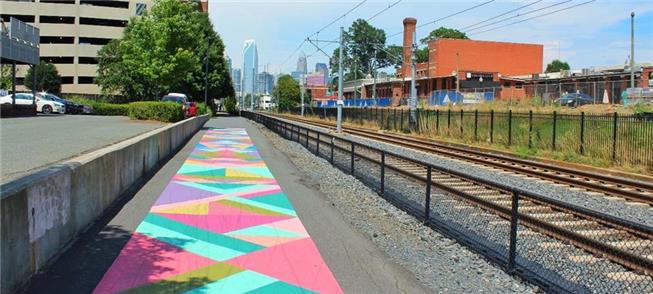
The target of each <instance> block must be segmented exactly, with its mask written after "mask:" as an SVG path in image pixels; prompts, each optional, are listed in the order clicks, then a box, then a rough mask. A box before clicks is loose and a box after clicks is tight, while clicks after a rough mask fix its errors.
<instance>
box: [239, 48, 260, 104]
mask: <svg viewBox="0 0 653 294" xmlns="http://www.w3.org/2000/svg"><path fill="white" fill-rule="evenodd" d="M257 75H258V49H257V46H256V40H255V39H249V40H246V41H245V44H244V45H243V68H242V82H241V92H242V96H245V95H247V94H251V93H255V92H256V84H255V81H256V76H257Z"/></svg>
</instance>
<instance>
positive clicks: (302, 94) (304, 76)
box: [299, 74, 306, 117]
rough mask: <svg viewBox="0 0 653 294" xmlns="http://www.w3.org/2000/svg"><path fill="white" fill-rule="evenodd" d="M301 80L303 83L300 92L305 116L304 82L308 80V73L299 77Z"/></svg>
mask: <svg viewBox="0 0 653 294" xmlns="http://www.w3.org/2000/svg"><path fill="white" fill-rule="evenodd" d="M299 82H300V83H301V84H300V85H299V93H300V94H301V99H302V117H304V84H305V82H306V75H303V74H302V75H301V76H300V78H299Z"/></svg>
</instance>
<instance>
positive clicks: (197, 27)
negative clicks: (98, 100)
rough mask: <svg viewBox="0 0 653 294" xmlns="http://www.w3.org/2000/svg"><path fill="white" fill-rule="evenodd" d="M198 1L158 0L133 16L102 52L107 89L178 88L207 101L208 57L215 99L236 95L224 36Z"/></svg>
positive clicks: (153, 93) (135, 93)
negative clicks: (144, 11) (150, 7)
mask: <svg viewBox="0 0 653 294" xmlns="http://www.w3.org/2000/svg"><path fill="white" fill-rule="evenodd" d="M196 5H197V3H195V2H191V1H181V0H156V1H155V2H154V5H153V6H152V9H151V11H149V12H146V13H145V14H144V15H143V16H141V17H138V18H132V19H131V20H130V22H129V24H128V25H127V26H126V27H125V30H124V32H123V37H122V39H117V40H114V41H111V42H109V44H107V45H106V46H104V47H103V48H102V49H101V50H100V51H99V52H98V77H97V79H96V80H97V83H98V84H99V85H100V86H101V87H102V90H103V92H105V93H106V94H114V93H116V92H120V93H122V94H123V95H126V96H128V97H129V99H130V100H153V99H159V98H160V97H161V95H163V94H165V93H167V92H173V91H174V92H182V93H186V94H188V95H189V96H190V98H191V100H198V101H203V100H204V77H205V67H204V65H205V64H206V62H208V64H209V74H208V84H209V87H208V94H209V97H210V99H212V98H215V97H228V96H234V95H235V93H234V90H233V86H232V83H231V75H230V73H228V70H227V65H226V61H225V58H224V53H223V52H224V44H223V43H222V39H221V38H220V36H219V35H218V34H217V33H216V32H215V31H214V30H213V25H212V24H211V21H210V20H209V18H208V15H207V14H205V13H201V12H199V11H198V10H197V9H196ZM207 56H208V58H207Z"/></svg>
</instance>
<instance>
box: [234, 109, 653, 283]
mask: <svg viewBox="0 0 653 294" xmlns="http://www.w3.org/2000/svg"><path fill="white" fill-rule="evenodd" d="M243 116H245V117H247V118H249V119H252V120H254V121H256V122H259V123H261V124H263V125H264V126H266V127H267V128H268V129H270V130H272V131H274V132H276V133H277V134H279V135H280V136H282V137H284V138H286V139H288V140H292V141H295V142H298V143H300V144H302V145H303V146H304V147H305V148H306V149H307V150H309V151H311V152H313V153H314V154H315V155H316V156H318V157H320V158H323V159H325V160H327V161H329V162H330V163H331V164H332V165H333V166H335V167H337V168H338V169H340V170H342V171H343V172H346V173H349V174H351V175H352V176H354V177H356V178H357V179H359V180H361V181H362V182H363V183H365V184H366V185H367V186H368V187H370V188H372V189H373V190H375V191H376V192H377V193H378V194H379V195H380V196H381V197H383V198H384V199H386V200H388V201H389V202H391V203H393V204H394V205H395V206H397V207H398V208H400V209H402V210H404V211H406V212H407V213H409V214H411V215H412V216H414V217H416V218H417V219H418V220H421V221H423V222H424V224H425V225H427V226H429V227H431V228H433V229H436V230H438V231H439V232H441V233H442V234H444V235H445V236H447V237H449V238H452V239H455V240H457V241H458V242H459V243H461V244H463V245H465V246H467V247H469V248H471V249H472V250H474V251H476V252H477V253H479V254H481V255H483V256H485V257H486V258H487V259H489V260H490V261H492V262H494V263H496V264H498V265H500V266H502V267H504V268H505V270H506V271H508V272H510V273H513V274H517V275H519V276H521V277H522V278H525V279H526V280H528V281H530V282H531V283H534V284H536V285H538V286H539V287H540V288H541V289H543V290H544V291H547V292H572V293H648V292H651V291H653V277H652V276H651V272H652V270H653V260H650V259H647V257H646V256H648V254H650V252H647V249H646V247H643V248H644V249H642V247H640V246H637V245H638V244H639V243H636V241H622V242H626V244H622V245H624V248H631V249H632V248H637V249H633V250H634V251H633V250H630V251H628V250H626V251H624V250H622V249H618V248H614V247H610V246H609V245H605V244H606V243H605V242H608V241H606V239H603V237H604V234H603V233H602V232H601V230H595V231H592V230H589V231H587V229H586V228H585V231H584V233H583V234H581V233H580V232H578V231H576V230H570V229H569V228H568V227H567V228H564V227H560V226H556V225H552V224H551V223H546V222H545V220H543V219H538V218H537V217H536V216H537V215H538V214H537V211H538V210H537V209H535V210H534V209H533V208H534V207H533V203H544V204H546V205H549V207H553V209H556V210H559V211H561V212H562V211H574V214H575V215H577V216H583V217H585V218H587V219H594V220H596V221H597V222H599V223H604V224H605V223H610V224H613V225H616V226H619V227H621V228H625V229H626V230H634V231H638V232H643V234H644V235H647V236H653V228H651V227H647V226H644V225H640V224H636V223H632V222H629V221H626V220H622V219H619V218H616V217H614V216H610V215H606V214H602V213H598V212H595V211H591V210H588V209H585V208H581V207H577V206H574V205H570V204H567V203H563V202H560V201H558V200H554V199H551V198H548V197H545V196H542V195H538V194H535V193H532V192H530V191H526V190H522V189H518V188H514V187H509V186H505V185H503V184H500V183H497V182H494V181H491V180H488V179H482V178H478V177H474V176H469V175H466V174H463V173H461V172H459V171H455V170H451V169H447V168H444V167H441V166H434V165H432V164H429V163H427V162H424V161H420V160H416V159H414V158H409V157H406V156H403V155H401V154H397V153H393V152H389V151H385V150H383V149H379V148H375V147H370V146H366V145H362V144H360V143H357V142H355V141H352V140H349V139H347V138H346V137H343V136H340V135H337V134H336V135H334V134H332V133H327V132H323V131H318V130H315V129H312V128H306V127H303V126H301V125H298V124H295V123H290V122H288V121H285V120H281V119H277V118H273V117H269V116H266V115H261V114H258V113H251V112H243ZM395 121H396V122H398V121H397V120H395ZM406 163H408V164H411V165H412V167H411V168H410V170H411V172H408V171H407V170H408V169H402V168H400V167H401V166H402V165H403V164H406ZM415 167H421V173H415V172H414V171H415ZM418 169H419V168H418ZM456 177H457V178H459V179H460V181H463V182H474V183H477V184H479V187H481V189H480V190H479V191H473V192H472V191H469V190H468V189H457V188H456V185H454V184H452V183H451V181H452V178H456ZM488 189H496V190H497V191H500V192H499V194H497V195H491V197H500V198H501V199H502V200H500V201H498V202H492V201H489V200H487V199H484V198H482V197H480V196H482V195H483V194H486V193H488V191H490V190H488ZM479 193H480V194H479ZM505 202H507V203H505ZM499 203H503V205H499ZM534 211H535V212H534ZM550 221H552V222H555V221H556V220H550ZM580 223H583V221H580V222H579V224H580ZM565 240H566V241H565ZM645 241H646V242H653V240H645ZM601 242H603V243H601ZM628 242H630V243H628ZM608 243H609V242H608ZM597 244H599V245H598V246H597ZM600 244H603V245H600ZM592 246H597V247H592ZM592 248H602V249H600V250H603V251H601V252H602V253H597V254H591V253H590V252H595V253H596V251H594V250H599V249H592ZM642 250H643V251H642ZM615 258H617V259H619V260H625V261H629V262H630V265H631V267H634V268H636V269H635V270H631V268H625V267H624V266H622V265H621V264H623V263H617V262H614V261H615Z"/></svg>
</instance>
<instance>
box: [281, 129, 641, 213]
mask: <svg viewBox="0 0 653 294" xmlns="http://www.w3.org/2000/svg"><path fill="white" fill-rule="evenodd" d="M293 123H297V124H300V125H302V126H305V127H309V128H313V129H319V130H323V131H328V130H327V129H325V128H321V127H316V126H313V125H308V124H303V123H298V122H293ZM343 137H344V138H347V139H350V140H353V141H355V142H359V143H361V144H364V145H367V146H372V147H376V148H380V149H383V150H386V151H390V152H395V153H401V154H404V155H406V156H409V157H411V158H415V159H417V160H422V161H424V162H428V163H431V164H433V165H434V166H440V167H444V168H449V169H453V170H457V171H460V172H463V173H466V174H469V175H472V176H476V177H481V178H485V179H488V180H490V181H494V182H497V183H501V184H503V185H508V186H513V187H518V188H521V189H524V190H528V191H532V192H534V193H538V194H540V195H544V196H547V197H550V198H553V199H557V200H561V201H565V202H567V203H571V204H574V205H578V206H581V207H585V208H587V209H591V210H595V211H598V212H602V213H605V214H609V215H612V216H615V217H619V218H622V219H626V220H629V221H633V222H637V223H641V224H645V225H648V226H653V206H648V205H642V204H638V203H632V202H627V201H624V200H623V199H618V198H609V197H603V196H597V195H591V194H588V193H587V192H585V191H583V190H574V189H572V188H570V187H567V186H564V185H554V184H552V183H546V182H542V181H538V180H537V179H532V178H528V177H524V176H518V175H516V174H513V173H509V172H505V171H500V170H497V169H490V168H488V167H483V166H480V165H475V164H471V163H467V162H463V161H460V160H455V159H450V158H445V157H442V156H438V155H434V154H429V153H425V152H422V151H417V150H410V149H406V148H404V147H399V146H396V145H392V144H387V143H382V142H378V141H374V140H369V139H365V138H361V137H358V136H351V135H349V134H346V135H344V136H343Z"/></svg>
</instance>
